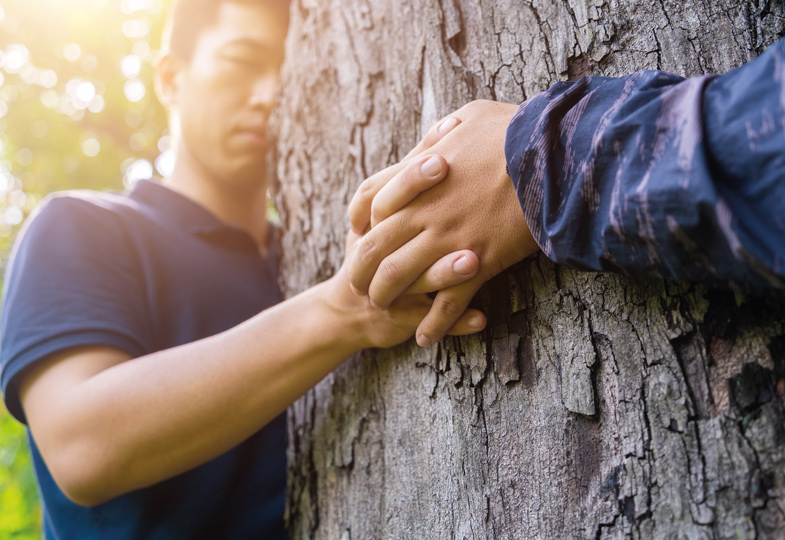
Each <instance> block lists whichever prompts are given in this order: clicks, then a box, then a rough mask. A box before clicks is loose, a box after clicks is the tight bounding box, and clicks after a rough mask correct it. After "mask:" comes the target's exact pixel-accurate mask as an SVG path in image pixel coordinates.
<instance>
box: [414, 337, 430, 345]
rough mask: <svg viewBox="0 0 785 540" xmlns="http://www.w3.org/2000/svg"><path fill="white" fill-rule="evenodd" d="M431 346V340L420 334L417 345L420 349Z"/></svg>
mask: <svg viewBox="0 0 785 540" xmlns="http://www.w3.org/2000/svg"><path fill="white" fill-rule="evenodd" d="M430 344H431V340H430V339H428V338H427V337H425V334H420V335H419V336H417V345H419V346H420V347H427V346H428V345H430Z"/></svg>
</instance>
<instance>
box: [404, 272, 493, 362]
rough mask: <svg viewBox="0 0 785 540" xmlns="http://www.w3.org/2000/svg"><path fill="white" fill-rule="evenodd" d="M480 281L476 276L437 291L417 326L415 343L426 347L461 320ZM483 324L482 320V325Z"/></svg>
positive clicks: (480, 283)
mask: <svg viewBox="0 0 785 540" xmlns="http://www.w3.org/2000/svg"><path fill="white" fill-rule="evenodd" d="M482 283H483V281H482V279H481V278H480V277H479V276H478V277H475V278H473V279H471V280H470V281H467V282H466V283H462V284H460V285H456V286H454V287H450V288H448V289H443V290H441V291H439V292H438V293H437V294H436V298H435V299H434V300H433V305H432V306H431V310H430V311H429V312H428V315H426V316H425V318H424V319H423V320H422V322H421V323H420V326H419V327H418V328H417V332H416V334H415V335H416V337H417V344H418V345H419V346H420V347H427V346H428V345H430V344H431V343H434V342H436V341H438V340H440V339H441V338H443V337H444V336H445V335H446V334H447V332H448V331H449V330H450V329H451V328H453V327H454V326H455V325H456V324H457V323H458V322H459V321H462V318H461V317H462V316H464V312H466V308H467V307H468V306H469V302H471V301H472V298H474V295H475V294H476V293H477V291H478V290H479V289H480V286H482ZM475 315H476V313H475ZM483 318H484V316H483ZM468 322H469V319H467V320H466V321H464V322H463V323H462V324H468ZM484 324H485V323H484V322H483V327H484ZM460 328H463V327H462V326H461V327H460ZM474 331H475V332H476V331H477V330H474Z"/></svg>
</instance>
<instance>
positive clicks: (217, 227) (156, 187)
mask: <svg viewBox="0 0 785 540" xmlns="http://www.w3.org/2000/svg"><path fill="white" fill-rule="evenodd" d="M128 196H129V197H130V198H131V199H132V200H134V201H136V202H139V203H142V204H144V205H146V206H148V207H151V208H153V209H154V210H156V211H157V212H158V213H159V214H160V215H162V216H164V217H165V218H166V219H169V220H172V221H175V222H177V223H178V224H179V225H180V226H182V227H184V228H185V229H186V230H188V231H189V232H191V233H193V234H197V235H200V236H214V235H216V234H217V235H226V234H227V233H230V234H231V233H239V234H242V235H243V236H246V237H247V238H249V239H250V236H249V235H248V233H247V232H246V231H245V230H243V229H241V228H239V227H235V226H234V225H229V224H228V223H226V222H225V221H223V220H221V219H219V218H218V217H216V216H215V215H214V214H213V213H212V212H210V211H209V210H207V209H206V208H204V207H203V206H201V205H200V204H198V203H196V202H195V201H193V200H191V199H189V198H188V197H186V196H185V195H182V194H181V193H178V192H176V191H174V190H172V189H170V188H168V187H166V186H164V185H163V184H161V183H160V182H155V181H150V180H139V181H138V182H136V183H135V184H134V186H133V187H132V188H131V190H130V192H129V193H128ZM268 230H269V234H268V249H273V248H274V246H275V245H276V244H277V241H276V239H277V237H278V232H279V231H278V230H277V227H275V226H274V225H273V224H272V223H270V224H269V227H268Z"/></svg>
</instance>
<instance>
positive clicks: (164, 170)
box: [155, 150, 175, 178]
mask: <svg viewBox="0 0 785 540" xmlns="http://www.w3.org/2000/svg"><path fill="white" fill-rule="evenodd" d="M174 159H175V158H174V152H173V151H172V150H165V151H163V152H162V153H161V154H160V155H159V156H158V157H157V158H156V159H155V169H156V170H157V171H158V174H160V175H161V176H163V177H164V178H166V177H168V176H170V175H171V174H172V171H174Z"/></svg>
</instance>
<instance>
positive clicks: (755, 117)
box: [505, 40, 785, 292]
mask: <svg viewBox="0 0 785 540" xmlns="http://www.w3.org/2000/svg"><path fill="white" fill-rule="evenodd" d="M505 151H506V154H507V166H508V167H507V168H508V171H509V173H510V176H511V177H512V179H513V181H514V183H515V186H516V189H517V192H518V197H519V199H520V202H521V205H522V207H523V210H524V215H525V217H526V221H527V223H528V225H529V228H530V229H531V232H532V234H533V235H534V239H535V240H536V241H537V243H538V244H539V246H540V248H541V249H542V250H543V252H544V253H545V254H546V255H547V256H548V257H550V258H551V259H552V260H554V261H555V262H557V263H560V264H565V265H568V266H571V267H574V268H578V269H584V270H595V271H596V270H610V271H615V272H621V273H624V274H627V275H632V276H656V277H663V278H671V279H683V280H689V281H707V282H712V283H715V284H723V285H726V286H731V287H733V288H737V289H742V290H747V291H753V292H755V291H757V292H761V291H765V290H770V289H772V288H776V289H785V40H781V41H780V42H778V43H776V44H775V45H773V46H772V47H770V48H769V49H768V50H767V51H766V52H765V53H763V54H762V55H761V56H759V57H758V58H757V59H755V60H753V61H752V62H749V63H748V64H745V65H743V66H741V67H740V68H738V69H736V70H734V71H732V72H730V73H727V74H724V75H705V76H701V77H693V78H689V79H684V78H682V77H679V76H677V75H673V74H671V73H666V72H662V71H643V72H639V73H634V74H632V75H629V76H627V77H622V78H618V79H614V78H607V77H593V76H590V77H584V78H582V79H580V80H579V81H576V82H563V83H557V84H555V85H553V86H552V87H551V88H550V89H548V90H547V91H546V92H543V93H541V94H538V95H536V96H535V97H533V98H532V99H529V100H528V101H526V102H524V103H523V104H522V105H521V106H520V109H519V110H518V112H517V113H516V115H515V117H514V118H513V120H512V122H511V123H510V126H509V128H508V131H507V141H506V147H505Z"/></svg>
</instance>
